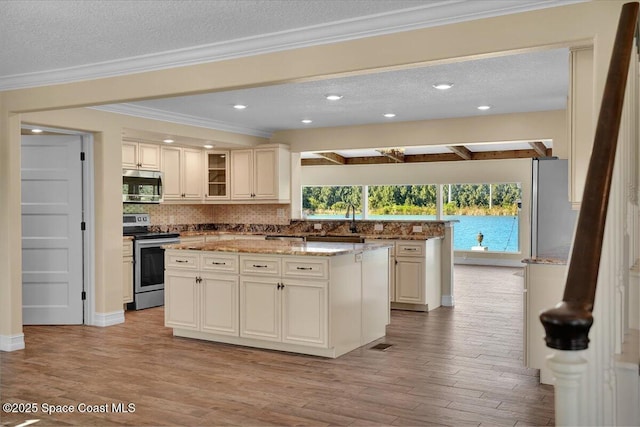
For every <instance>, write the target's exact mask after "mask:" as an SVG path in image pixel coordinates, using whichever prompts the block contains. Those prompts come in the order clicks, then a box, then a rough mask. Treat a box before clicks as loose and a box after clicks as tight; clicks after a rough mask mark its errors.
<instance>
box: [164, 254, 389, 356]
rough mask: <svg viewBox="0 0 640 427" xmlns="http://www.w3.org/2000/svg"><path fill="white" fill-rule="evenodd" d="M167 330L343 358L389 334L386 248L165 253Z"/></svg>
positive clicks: (202, 337)
mask: <svg viewBox="0 0 640 427" xmlns="http://www.w3.org/2000/svg"><path fill="white" fill-rule="evenodd" d="M165 266H166V270H165V325H166V326H167V327H171V328H173V334H174V335H176V336H181V337H188V338H197V339H204V340H209V341H217V342H225V343H230V344H240V345H246V346H251V347H258V348H268V349H272V350H282V351H290V352H296V353H303V354H312V355H316V356H324V357H338V356H340V355H342V354H344V353H346V352H348V351H351V350H353V349H355V348H358V347H360V346H362V345H364V344H367V343H369V342H371V341H373V340H376V339H378V338H381V337H383V336H384V335H385V332H386V330H385V326H386V324H387V323H388V315H389V296H388V292H387V289H388V286H389V285H388V277H389V255H388V249H387V248H380V249H376V250H371V251H367V252H366V253H365V254H362V253H351V254H344V255H339V256H294V255H291V256H289V255H276V254H269V255H263V254H244V253H243V254H240V255H238V254H232V253H228V252H215V251H200V250H177V249H167V250H166V251H165Z"/></svg>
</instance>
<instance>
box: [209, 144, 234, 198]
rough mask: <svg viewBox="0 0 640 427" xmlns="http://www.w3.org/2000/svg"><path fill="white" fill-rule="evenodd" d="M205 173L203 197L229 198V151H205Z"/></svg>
mask: <svg viewBox="0 0 640 427" xmlns="http://www.w3.org/2000/svg"><path fill="white" fill-rule="evenodd" d="M206 160H207V173H206V175H207V176H206V179H207V182H206V187H205V188H206V191H205V199H207V200H223V199H228V198H229V152H228V151H207V152H206Z"/></svg>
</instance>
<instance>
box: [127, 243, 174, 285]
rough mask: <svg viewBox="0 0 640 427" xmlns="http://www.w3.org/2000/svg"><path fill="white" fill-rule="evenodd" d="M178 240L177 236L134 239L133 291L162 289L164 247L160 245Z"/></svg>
mask: <svg viewBox="0 0 640 427" xmlns="http://www.w3.org/2000/svg"><path fill="white" fill-rule="evenodd" d="M179 242H180V239H178V238H160V239H142V240H134V251H135V254H134V260H135V263H136V265H135V270H134V291H135V293H137V294H138V293H142V292H149V291H158V290H162V289H164V249H162V245H169V244H172V243H179Z"/></svg>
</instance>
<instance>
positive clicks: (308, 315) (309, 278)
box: [240, 256, 328, 346]
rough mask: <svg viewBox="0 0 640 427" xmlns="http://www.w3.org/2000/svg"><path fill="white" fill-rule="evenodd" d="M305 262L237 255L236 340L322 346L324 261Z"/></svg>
mask: <svg viewBox="0 0 640 427" xmlns="http://www.w3.org/2000/svg"><path fill="white" fill-rule="evenodd" d="M309 258H310V257H306V259H300V258H296V257H287V258H273V257H269V258H265V257H252V256H240V269H241V272H242V273H244V274H243V276H242V277H241V279H240V336H242V337H246V338H256V339H263V340H270V341H279V342H284V343H291V344H303V345H313V346H326V344H327V313H326V312H327V287H328V281H327V280H326V279H327V271H328V262H327V261H326V260H313V259H309ZM265 273H266V274H265ZM263 274H265V275H263ZM254 275H255V276H254ZM318 278H320V279H324V280H318ZM301 279H305V280H301Z"/></svg>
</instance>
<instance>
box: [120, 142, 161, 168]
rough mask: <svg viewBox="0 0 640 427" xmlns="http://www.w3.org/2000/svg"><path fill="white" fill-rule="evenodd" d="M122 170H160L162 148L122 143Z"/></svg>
mask: <svg viewBox="0 0 640 427" xmlns="http://www.w3.org/2000/svg"><path fill="white" fill-rule="evenodd" d="M122 168H123V169H143V170H160V146H159V145H156V144H145V143H142V142H131V141H122Z"/></svg>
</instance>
